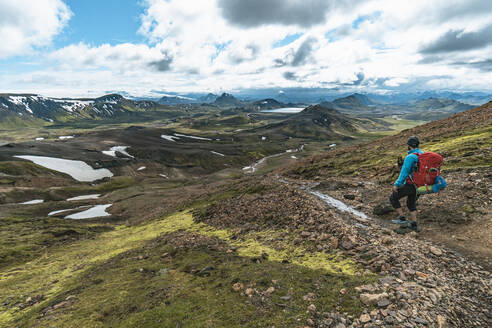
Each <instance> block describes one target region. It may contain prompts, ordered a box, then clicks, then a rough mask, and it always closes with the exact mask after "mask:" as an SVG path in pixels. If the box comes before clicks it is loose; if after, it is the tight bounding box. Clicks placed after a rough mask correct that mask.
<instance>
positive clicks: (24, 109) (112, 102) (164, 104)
mask: <svg viewBox="0 0 492 328" xmlns="http://www.w3.org/2000/svg"><path fill="white" fill-rule="evenodd" d="M185 105H186V107H181V108H180V107H179V106H185ZM308 105H309V104H305V103H285V102H281V101H279V100H277V99H275V98H264V99H260V100H252V101H246V100H241V99H239V98H237V97H235V96H234V95H232V94H230V93H223V94H221V95H220V96H217V95H215V94H212V93H209V94H206V95H204V96H202V97H198V98H190V97H185V96H178V95H165V96H163V97H161V98H160V99H159V100H158V101H154V100H132V99H128V98H125V97H123V96H121V95H119V94H108V95H105V96H102V97H99V98H77V99H71V98H52V97H43V96H40V95H36V94H0V124H1V125H2V126H3V127H18V126H31V125H45V124H50V123H64V122H69V121H76V120H101V119H110V120H111V119H119V118H124V117H128V118H132V117H133V118H135V117H140V116H143V115H149V113H150V114H152V113H156V112H159V113H161V114H162V113H166V112H171V111H173V110H174V111H180V112H179V113H181V111H183V110H184V111H189V110H193V108H195V109H196V108H198V107H196V106H208V107H210V108H217V109H218V110H220V109H225V110H226V111H229V112H230V111H231V110H232V111H233V112H235V113H240V112H241V111H243V112H259V111H263V110H267V109H278V108H284V107H307V106H308ZM321 105H322V107H325V108H331V109H335V110H337V111H339V112H341V113H345V114H353V115H356V116H358V117H366V118H370V117H383V116H387V115H400V116H401V118H406V119H410V120H424V121H430V120H435V119H440V118H443V117H446V116H448V115H451V114H454V113H458V112H461V111H464V110H466V109H469V108H471V107H473V106H471V105H468V104H465V103H462V102H459V101H456V100H453V99H448V98H432V97H431V98H426V99H419V98H417V99H412V100H411V101H408V102H405V103H400V104H389V103H384V102H381V100H380V99H378V98H375V97H373V96H371V95H365V94H360V93H354V94H351V95H348V96H345V97H341V98H337V99H334V100H332V101H323V102H321ZM205 110H206V107H205ZM179 113H177V114H176V115H179ZM181 114H182V113H181ZM224 114H227V113H226V112H224Z"/></svg>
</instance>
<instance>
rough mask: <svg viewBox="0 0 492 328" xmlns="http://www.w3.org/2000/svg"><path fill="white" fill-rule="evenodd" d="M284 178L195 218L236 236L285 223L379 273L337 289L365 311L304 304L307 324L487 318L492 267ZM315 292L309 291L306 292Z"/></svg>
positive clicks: (301, 241) (314, 244) (456, 322)
mask: <svg viewBox="0 0 492 328" xmlns="http://www.w3.org/2000/svg"><path fill="white" fill-rule="evenodd" d="M282 181H283V183H284V185H281V186H279V185H278V182H273V181H271V182H266V183H267V184H273V185H275V187H273V186H272V187H271V188H272V190H267V191H265V192H263V193H261V194H259V195H250V196H242V197H236V198H233V199H231V200H226V201H222V202H219V203H217V204H214V205H212V206H211V207H209V208H208V209H207V210H206V211H205V212H203V213H202V214H201V215H200V220H201V221H203V222H205V223H207V224H211V225H213V226H216V227H219V228H235V229H237V231H238V233H237V238H242V236H244V235H247V234H248V233H250V232H251V231H262V230H265V229H273V230H281V229H286V230H287V231H288V235H291V236H294V237H293V238H294V240H293V242H294V243H295V244H298V245H306V247H308V249H310V250H311V252H316V251H322V252H327V253H333V252H335V253H338V254H340V255H342V254H343V256H347V257H349V258H352V259H354V260H355V261H356V262H358V263H359V264H360V265H362V266H363V267H364V268H366V269H367V270H370V271H372V272H375V273H376V274H377V275H378V277H379V278H378V279H377V281H375V282H373V283H371V284H367V285H362V286H357V287H355V288H354V289H353V290H350V289H341V290H340V291H339V292H340V294H341V295H344V294H346V293H349V294H351V295H352V297H357V298H359V299H360V300H361V302H362V304H363V308H364V310H363V311H362V314H360V315H358V316H356V317H354V316H353V315H347V314H344V313H340V312H337V311H326V309H323V308H320V307H317V306H316V305H314V306H313V305H309V304H306V311H307V313H309V318H308V319H307V320H306V325H307V326H313V327H372V326H384V327H394V326H402V327H423V326H432V327H488V326H489V325H490V323H491V322H492V321H491V318H492V313H491V312H490V309H491V305H492V302H491V296H492V289H491V288H490V286H491V279H492V275H491V273H490V271H487V270H486V269H484V268H483V267H482V266H480V265H479V264H477V263H474V262H473V261H470V260H469V259H468V258H465V257H463V256H462V255H460V254H458V253H456V252H453V251H452V250H449V249H445V248H442V247H439V246H436V245H434V244H432V243H430V242H427V241H424V240H421V239H420V238H418V236H417V235H415V233H413V234H407V235H398V234H395V233H394V232H393V231H392V230H390V229H387V228H384V227H381V225H380V224H378V223H377V222H376V221H374V220H372V219H361V218H360V217H357V216H355V215H351V214H350V213H347V212H341V211H338V210H335V209H333V208H331V207H327V206H326V204H324V203H323V202H322V200H320V199H318V198H316V197H315V196H313V195H311V194H309V193H306V192H305V191H301V190H300V189H299V186H298V185H297V183H298V182H294V181H291V182H288V181H286V180H282ZM285 183H287V184H285ZM362 185H363V184H362ZM305 188H306V186H305V185H304V189H305ZM279 195H282V196H281V197H279ZM284 239H285V237H278V238H274V239H273V240H271V243H272V244H273V245H276V246H277V247H282V246H281V245H282V243H283V240H284ZM274 247H275V246H274ZM320 296H321V295H318V294H317V293H316V292H315V291H313V295H312V296H311V298H312V299H313V300H314V299H316V297H320Z"/></svg>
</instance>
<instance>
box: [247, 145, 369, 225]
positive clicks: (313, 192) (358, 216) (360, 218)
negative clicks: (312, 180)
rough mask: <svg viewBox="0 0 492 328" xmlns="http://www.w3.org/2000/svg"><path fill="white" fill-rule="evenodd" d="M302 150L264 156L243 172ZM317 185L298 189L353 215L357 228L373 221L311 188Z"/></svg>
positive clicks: (283, 180)
mask: <svg viewBox="0 0 492 328" xmlns="http://www.w3.org/2000/svg"><path fill="white" fill-rule="evenodd" d="M303 150H304V145H302V146H301V147H300V148H298V149H295V150H287V151H285V152H283V153H279V154H274V155H270V156H266V157H263V158H262V159H260V160H259V161H257V162H256V163H254V164H252V165H251V166H247V167H245V168H243V170H244V171H245V173H254V172H255V171H256V170H257V167H258V166H259V165H261V164H262V163H264V162H265V161H266V160H268V159H270V158H274V157H278V156H281V155H284V154H286V153H295V152H300V151H303ZM275 177H276V178H277V180H278V181H279V182H281V183H284V184H288V185H290V184H291V183H290V182H289V181H287V180H285V179H284V178H281V177H280V176H279V175H276V176H275ZM317 185H318V184H314V185H312V186H307V185H304V186H301V187H300V189H301V190H303V191H305V192H308V193H310V194H311V195H314V196H316V197H318V198H319V199H321V200H322V201H323V202H324V203H325V204H327V205H328V206H330V207H333V208H336V209H338V210H340V211H342V212H348V213H351V214H353V215H354V216H355V217H356V220H357V221H359V222H358V223H356V224H355V225H356V226H357V227H359V228H362V229H365V228H367V226H365V225H363V224H361V223H368V222H369V221H370V220H373V219H371V218H370V217H369V216H367V215H366V214H365V213H363V212H361V211H358V210H356V209H355V208H353V207H352V206H349V205H347V204H345V203H344V202H342V201H341V200H338V199H336V198H334V197H331V196H330V195H327V194H323V193H322V192H320V191H317V190H313V188H315V187H316V186H317Z"/></svg>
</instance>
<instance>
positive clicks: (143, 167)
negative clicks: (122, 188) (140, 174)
mask: <svg viewBox="0 0 492 328" xmlns="http://www.w3.org/2000/svg"><path fill="white" fill-rule="evenodd" d="M146 168H147V167H145V166H141V167H139V168H138V169H137V171H143V170H145V169H146Z"/></svg>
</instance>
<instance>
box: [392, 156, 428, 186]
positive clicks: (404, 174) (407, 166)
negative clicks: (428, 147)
mask: <svg viewBox="0 0 492 328" xmlns="http://www.w3.org/2000/svg"><path fill="white" fill-rule="evenodd" d="M414 153H419V154H423V153H424V152H423V151H422V150H420V149H419V148H416V149H412V150H409V151H408V155H407V156H406V157H405V160H404V161H403V166H402V168H401V171H400V176H399V177H398V180H396V182H395V186H396V187H398V188H400V187H401V186H403V185H404V184H405V180H406V179H407V178H408V176H409V175H411V174H412V173H413V171H415V167H416V166H417V162H418V161H419V157H418V156H417V155H415V154H414Z"/></svg>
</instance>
